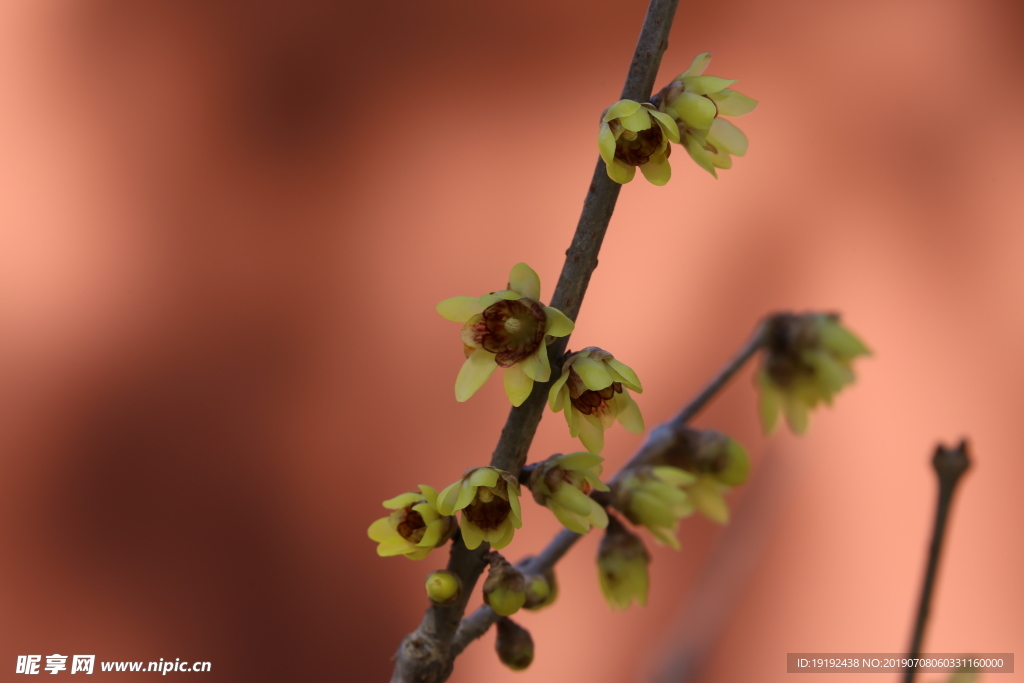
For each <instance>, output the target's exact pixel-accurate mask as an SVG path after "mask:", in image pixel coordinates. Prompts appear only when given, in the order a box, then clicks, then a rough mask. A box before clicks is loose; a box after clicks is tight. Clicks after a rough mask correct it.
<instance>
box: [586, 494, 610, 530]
mask: <svg viewBox="0 0 1024 683" xmlns="http://www.w3.org/2000/svg"><path fill="white" fill-rule="evenodd" d="M587 519H589V520H590V524H591V526H596V527H597V528H598V529H604V528H607V526H608V513H607V512H605V509H604V508H603V507H601V504H600V503H598V502H597V501H596V500H594V499H591V500H590V516H589V517H588V518H587Z"/></svg>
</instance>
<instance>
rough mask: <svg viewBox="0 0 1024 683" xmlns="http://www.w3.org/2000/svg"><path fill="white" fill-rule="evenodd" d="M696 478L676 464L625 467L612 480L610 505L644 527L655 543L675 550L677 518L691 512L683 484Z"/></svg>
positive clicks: (676, 544) (687, 483)
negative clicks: (671, 465) (673, 465)
mask: <svg viewBox="0 0 1024 683" xmlns="http://www.w3.org/2000/svg"><path fill="white" fill-rule="evenodd" d="M696 481H697V478H696V477H695V476H694V475H692V474H690V473H689V472H684V471H683V470H681V469H679V468H677V467H669V466H667V465H662V466H651V465H638V466H635V467H629V468H627V469H625V470H623V471H622V472H620V473H619V476H618V477H617V478H616V479H615V481H614V482H612V486H611V504H612V505H613V506H614V507H615V509H616V510H619V511H620V512H622V514H624V515H625V516H626V519H628V520H629V521H631V522H632V523H633V524H637V525H642V526H645V527H647V530H648V531H650V532H651V534H653V535H654V538H655V540H657V541H658V542H659V543H661V544H663V545H667V546H669V547H671V548H674V549H676V550H679V540H678V539H677V538H676V532H677V531H678V529H679V520H680V519H682V518H683V517H688V516H689V515H690V514H692V513H693V502H692V501H691V500H690V496H689V495H687V493H686V492H685V491H684V490H683V487H685V486H689V485H690V484H693V483H695V482H696Z"/></svg>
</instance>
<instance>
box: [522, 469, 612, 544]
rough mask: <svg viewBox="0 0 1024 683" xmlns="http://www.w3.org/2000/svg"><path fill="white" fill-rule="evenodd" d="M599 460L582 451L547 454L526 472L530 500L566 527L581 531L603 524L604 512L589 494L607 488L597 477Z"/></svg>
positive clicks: (602, 525) (598, 474)
mask: <svg viewBox="0 0 1024 683" xmlns="http://www.w3.org/2000/svg"><path fill="white" fill-rule="evenodd" d="M603 460H604V458H602V457H601V456H599V455H594V454H593V453H588V452H585V451H584V452H580V453H569V454H567V455H562V454H558V455H553V456H551V457H550V458H548V459H547V460H545V461H544V462H542V463H539V464H538V465H536V466H535V467H534V468H533V470H532V471H531V472H530V481H529V484H528V486H529V487H530V490H531V491H532V492H533V498H534V500H536V501H537V503H539V504H540V505H544V506H546V507H548V508H549V509H550V510H551V512H553V513H555V517H557V518H558V521H559V522H561V523H562V524H563V525H565V528H566V529H569V530H570V531H575V532H576V533H578V534H585V533H588V532H589V531H590V527H592V526H594V527H597V528H598V529H603V528H605V527H606V526H608V513H606V512H605V511H604V508H603V507H601V505H600V504H598V502H597V501H596V500H594V499H593V498H591V497H590V492H591V491H607V490H608V487H607V486H605V484H604V483H603V482H602V481H601V479H600V474H601V462H602V461H603Z"/></svg>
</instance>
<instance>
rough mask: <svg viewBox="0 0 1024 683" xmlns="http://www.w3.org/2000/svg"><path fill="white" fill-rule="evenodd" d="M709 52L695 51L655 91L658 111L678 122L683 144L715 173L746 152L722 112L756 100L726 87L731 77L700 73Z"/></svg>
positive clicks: (741, 110)
mask: <svg viewBox="0 0 1024 683" xmlns="http://www.w3.org/2000/svg"><path fill="white" fill-rule="evenodd" d="M710 62H711V53H710V52H704V53H701V54H699V55H697V56H696V57H695V58H694V60H693V63H692V64H690V68H688V69H687V70H686V71H684V72H683V73H681V74H679V75H678V76H676V78H675V80H674V81H672V83H670V84H669V85H668V86H666V87H665V88H664V89H663V90H662V91H661V92H660V93H659V94H658V98H657V99H658V103H659V107H660V109H661V111H663V112H665V113H666V114H668V115H669V116H670V117H672V120H673V121H675V122H676V124H678V126H679V137H680V139H681V142H682V145H683V147H684V148H685V149H686V152H687V153H688V154H689V155H690V158H691V159H693V160H694V161H695V162H697V164H698V165H699V166H700V167H701V168H703V169H704V170H705V171H707V172H708V173H710V174H711V175H713V176H715V177H716V178H717V177H718V173H717V171H715V169H716V168H722V169H726V168H732V157H731V156H730V155H734V156H738V157H741V156H743V155H744V154H746V153H747V136H746V135H744V134H743V131H741V130H740V129H739V128H737V127H736V126H735V125H733V124H732V123H731V122H729V121H727V120H725V119H723V118H721V117H722V116H743V115H744V114H749V113H750V112H752V111H753V110H754V108H755V107H756V106H757V100H754V99H751V98H749V97H747V96H746V95H741V94H740V93H738V92H736V91H735V90H732V89H731V88H729V86H730V85H732V84H733V83H735V82H736V81H735V80H729V79H726V78H718V77H717V76H704V75H703V74H704V69H706V68H707V66H708V64H709V63H710Z"/></svg>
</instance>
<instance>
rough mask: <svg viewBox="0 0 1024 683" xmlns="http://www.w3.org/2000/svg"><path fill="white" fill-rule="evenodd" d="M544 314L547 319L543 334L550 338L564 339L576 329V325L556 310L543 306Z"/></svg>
mask: <svg viewBox="0 0 1024 683" xmlns="http://www.w3.org/2000/svg"><path fill="white" fill-rule="evenodd" d="M544 314H545V315H547V318H548V320H547V323H546V324H545V328H544V333H545V334H549V335H551V336H552V337H564V336H566V335H568V334H572V331H573V330H574V329H575V328H576V323H574V322H573V321H572V320H570V319H569V316H567V315H566V314H565V313H562V312H561V311H560V310H558V309H557V308H551V307H550V306H545V307H544Z"/></svg>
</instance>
